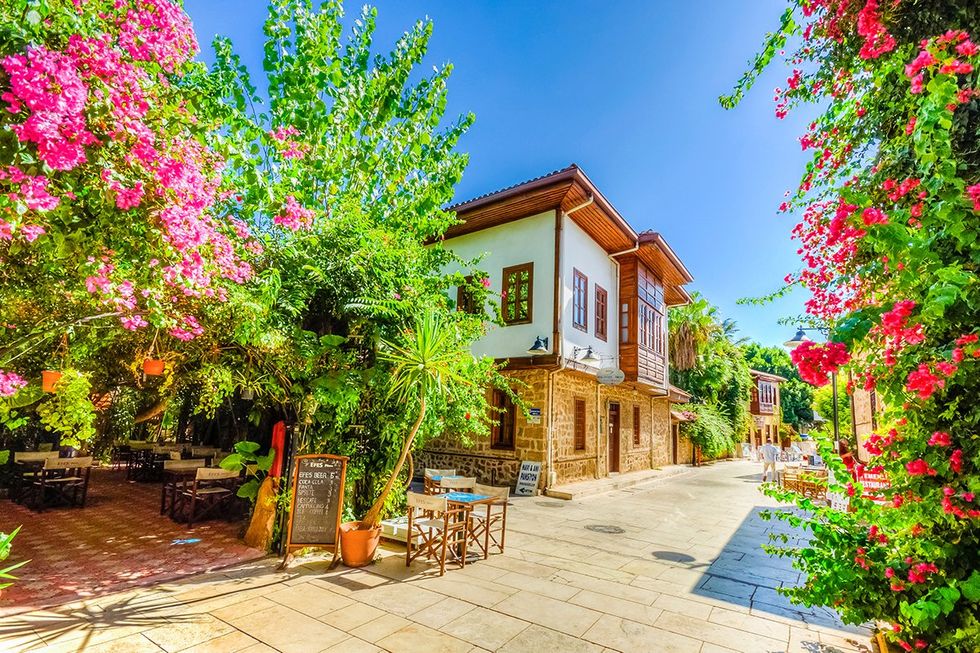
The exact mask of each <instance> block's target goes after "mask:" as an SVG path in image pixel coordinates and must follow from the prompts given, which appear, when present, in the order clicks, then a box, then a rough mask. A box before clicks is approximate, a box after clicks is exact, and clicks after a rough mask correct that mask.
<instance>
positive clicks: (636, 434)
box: [633, 406, 640, 445]
mask: <svg viewBox="0 0 980 653" xmlns="http://www.w3.org/2000/svg"><path fill="white" fill-rule="evenodd" d="M633 444H634V445H639V444H640V407H639V406H633Z"/></svg>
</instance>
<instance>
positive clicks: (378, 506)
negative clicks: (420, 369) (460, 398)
mask: <svg viewBox="0 0 980 653" xmlns="http://www.w3.org/2000/svg"><path fill="white" fill-rule="evenodd" d="M425 408H426V406H425V397H422V398H421V406H420V407H419V416H418V418H416V420H415V424H413V425H412V430H411V431H409V433H408V437H406V438H405V444H403V445H402V452H401V455H399V456H398V462H397V463H395V468H394V469H393V470H391V476H389V477H388V482H387V483H386V484H385V489H384V490H382V491H381V494H380V495H379V496H378V498H377V499H376V500H375V501H374V505H372V506H371V509H370V510H368V512H367V514H366V515H365V516H364V519H363V520H361V521H362V524H363V526H364V528H377V527H378V526H379V525H380V524H381V511H382V510H383V509H384V505H385V501H387V500H388V495H389V494H391V490H392V489H393V488H394V487H395V480H396V479H397V478H398V474H399V472H401V471H402V467H403V466H404V465H405V460H406V459H407V458H408V454H409V453H411V451H412V443H414V442H415V436H416V435H418V432H419V428H420V427H421V426H422V420H423V419H424V418H425Z"/></svg>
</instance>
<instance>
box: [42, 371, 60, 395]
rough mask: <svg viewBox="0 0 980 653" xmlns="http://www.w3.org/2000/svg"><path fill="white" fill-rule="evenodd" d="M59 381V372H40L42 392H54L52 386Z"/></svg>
mask: <svg viewBox="0 0 980 653" xmlns="http://www.w3.org/2000/svg"><path fill="white" fill-rule="evenodd" d="M60 379H61V372H56V371H55V370H44V371H43V372H41V390H43V391H44V392H54V384H55V383H57V382H58V381H59V380H60Z"/></svg>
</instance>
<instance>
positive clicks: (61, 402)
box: [37, 369, 95, 447]
mask: <svg viewBox="0 0 980 653" xmlns="http://www.w3.org/2000/svg"><path fill="white" fill-rule="evenodd" d="M91 390H92V385H91V384H90V383H89V380H88V378H87V377H86V376H85V375H84V374H82V373H81V372H79V371H78V370H75V369H66V370H64V371H63V372H62V375H61V378H60V379H58V382H57V383H56V384H55V387H54V393H53V394H52V395H51V396H50V398H48V399H46V400H44V401H42V402H41V403H40V404H38V407H37V414H38V417H39V418H40V422H41V424H42V425H43V426H44V427H45V428H47V429H48V430H49V431H51V432H52V433H55V434H57V435H58V436H59V438H60V441H61V445H62V446H70V447H78V446H80V445H81V444H82V443H84V442H87V441H89V440H91V439H92V438H93V437H94V436H95V406H94V405H92V401H91V400H90V399H89V395H90V393H91Z"/></svg>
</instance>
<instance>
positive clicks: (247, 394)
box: [242, 388, 255, 401]
mask: <svg viewBox="0 0 980 653" xmlns="http://www.w3.org/2000/svg"><path fill="white" fill-rule="evenodd" d="M242 399H244V400H245V401H252V400H253V399H255V393H254V392H253V391H252V389H251V388H242Z"/></svg>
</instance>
